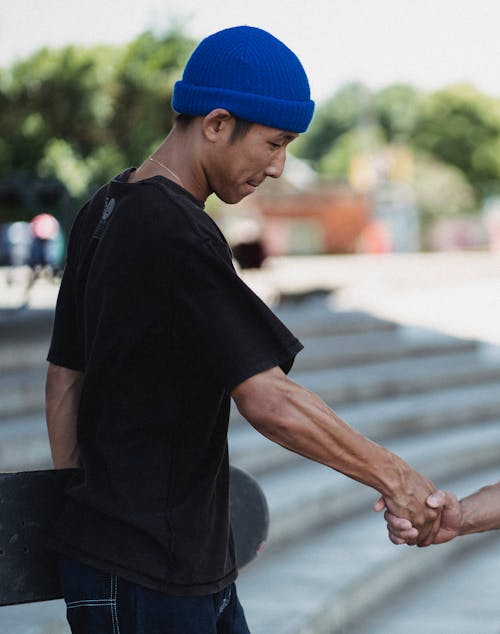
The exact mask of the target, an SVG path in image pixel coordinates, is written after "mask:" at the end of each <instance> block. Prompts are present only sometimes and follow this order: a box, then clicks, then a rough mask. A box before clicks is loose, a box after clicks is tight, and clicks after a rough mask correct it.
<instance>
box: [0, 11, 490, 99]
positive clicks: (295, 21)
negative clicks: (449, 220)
mask: <svg viewBox="0 0 500 634" xmlns="http://www.w3.org/2000/svg"><path fill="white" fill-rule="evenodd" d="M174 24H180V25H183V26H184V31H185V33H186V34H187V35H189V36H191V37H193V38H194V39H195V40H199V39H201V38H203V37H205V36H206V35H209V34H210V33H213V32H215V31H218V30H220V29H223V28H226V27H228V26H234V25H237V24H248V25H252V26H258V27H261V28H264V29H266V30H268V31H270V32H271V33H272V34H273V35H275V36H276V37H278V38H279V39H281V40H282V41H283V42H285V44H287V45H288V46H289V47H290V48H291V49H292V50H293V51H294V52H295V53H296V54H297V55H298V57H299V58H300V60H301V61H302V64H303V65H304V67H305V69H306V71H307V74H308V76H309V80H310V84H311V92H312V98H313V99H315V100H316V101H317V102H318V103H320V102H321V101H323V100H325V99H326V98H328V97H329V96H331V95H332V94H333V93H334V92H335V91H336V90H337V89H338V88H339V87H340V86H341V85H342V84H343V83H345V82H346V81H351V80H360V81H363V82H364V83H365V84H367V85H368V86H370V87H371V88H373V89H378V88H381V87H383V86H387V85H389V84H391V83H395V82H405V83H410V84H412V85H414V86H416V87H417V88H421V89H423V90H435V89H437V88H441V87H443V86H446V85H449V84H452V83H457V82H464V81H466V82H470V83H473V84H475V85H476V86H477V87H478V88H479V89H480V90H482V91H483V92H486V93H488V94H491V95H493V96H498V97H500V70H499V60H500V28H499V26H500V2H498V1H497V0H418V1H416V0H343V1H342V2H340V1H337V0H283V1H280V0H274V1H273V0H225V1H224V0H217V1H215V0H204V2H200V0H119V1H118V0H21V1H19V0H0V67H6V66H8V65H9V64H10V63H11V62H13V61H15V60H16V59H21V58H22V57H25V56H26V55H28V54H29V53H31V52H33V51H34V50H36V49H37V48H39V47H41V46H52V47H60V46H63V45H66V44H70V43H75V44H85V45H91V44H96V43H111V44H114V43H116V44H119V43H126V42H128V41H130V40H131V39H133V38H134V37H135V36H136V35H138V34H139V33H141V32H142V31H144V30H146V29H152V30H155V31H157V32H162V31H165V30H167V29H168V28H169V27H171V26H172V25H174Z"/></svg>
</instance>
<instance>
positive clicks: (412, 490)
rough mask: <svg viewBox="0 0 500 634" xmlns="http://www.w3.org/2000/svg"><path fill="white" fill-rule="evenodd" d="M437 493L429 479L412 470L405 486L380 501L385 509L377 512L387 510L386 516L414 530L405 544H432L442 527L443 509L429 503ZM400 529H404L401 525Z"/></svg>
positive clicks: (406, 477) (406, 478)
mask: <svg viewBox="0 0 500 634" xmlns="http://www.w3.org/2000/svg"><path fill="white" fill-rule="evenodd" d="M435 491H436V487H435V486H434V485H433V483H432V482H430V480H428V479H427V478H425V477H424V476H422V475H420V474H419V473H418V472H417V471H414V470H411V469H410V471H409V472H408V474H407V475H406V476H405V478H404V479H403V483H402V485H400V487H399V488H398V489H396V491H394V492H393V493H392V494H391V495H390V496H389V495H387V494H386V495H385V496H384V497H383V498H381V500H383V506H381V507H380V509H378V510H382V508H387V514H389V515H390V516H391V517H394V518H395V519H397V520H399V521H400V522H403V527H404V528H403V530H405V528H406V527H407V526H410V527H411V528H412V529H413V530H412V532H410V533H408V534H407V535H406V538H405V543H407V544H409V545H412V546H413V545H415V544H418V545H422V546H428V545H429V544H432V543H433V541H434V539H435V537H436V535H437V533H438V531H439V530H440V526H441V512H442V506H440V505H436V506H433V505H429V504H428V500H429V498H430V497H432V494H433V493H434V492H435ZM377 504H379V503H377ZM376 506H377V505H376ZM397 530H401V529H400V528H399V524H398V528H397ZM406 530H408V529H407V528H406ZM395 536H396V537H397V534H396V535H395Z"/></svg>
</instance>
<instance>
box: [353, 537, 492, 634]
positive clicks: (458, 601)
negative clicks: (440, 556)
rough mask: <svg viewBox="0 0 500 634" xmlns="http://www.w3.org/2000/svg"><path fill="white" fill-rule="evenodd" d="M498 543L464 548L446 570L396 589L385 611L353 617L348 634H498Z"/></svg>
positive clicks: (376, 609)
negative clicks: (402, 633)
mask: <svg viewBox="0 0 500 634" xmlns="http://www.w3.org/2000/svg"><path fill="white" fill-rule="evenodd" d="M499 570H500V540H499V539H498V534H491V535H490V537H489V539H482V540H480V541H479V542H474V543H470V544H469V543H467V547H466V548H463V549H462V550H461V551H459V552H457V553H453V557H448V558H447V560H446V565H445V566H441V567H440V568H436V569H433V570H432V574H429V573H430V571H428V572H427V573H426V574H424V575H421V577H418V578H417V579H415V578H413V579H410V580H408V581H407V582H406V583H403V584H401V585H400V586H399V587H396V588H394V591H393V592H392V593H391V599H390V601H384V602H383V607H381V606H377V605H374V606H373V607H372V608H371V609H370V610H369V613H367V614H365V615H364V618H353V623H352V625H351V626H349V628H348V630H346V631H348V632H349V634H366V633H367V632H369V633H370V634H387V633H388V632H404V634H421V633H422V632H424V631H425V633H426V634H471V633H476V632H480V634H498V632H499V627H498V571H499Z"/></svg>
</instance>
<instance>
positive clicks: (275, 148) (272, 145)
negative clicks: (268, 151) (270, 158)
mask: <svg viewBox="0 0 500 634" xmlns="http://www.w3.org/2000/svg"><path fill="white" fill-rule="evenodd" d="M269 145H270V146H271V147H272V149H273V150H278V149H279V147H280V146H279V144H278V143H269Z"/></svg>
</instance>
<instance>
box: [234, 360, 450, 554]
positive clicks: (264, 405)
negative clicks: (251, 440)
mask: <svg viewBox="0 0 500 634" xmlns="http://www.w3.org/2000/svg"><path fill="white" fill-rule="evenodd" d="M232 396H233V398H234V401H235V403H236V405H237V407H238V410H239V411H240V412H241V414H242V415H243V416H244V417H245V418H246V419H247V420H248V421H249V422H250V423H251V424H252V425H253V426H254V427H255V428H256V429H257V430H258V431H259V432H261V433H262V434H263V435H264V436H266V437H267V438H269V439H270V440H273V441H274V442H276V443H278V444H280V445H282V446H283V447H286V448H287V449H290V450H291V451H294V452H296V453H298V454H301V455H303V456H305V457H306V458H310V459H312V460H315V461H317V462H320V463H322V464H324V465H327V466H329V467H331V468H332V469H335V470H336V471H340V472H341V473H343V474H345V475H346V476H348V477H350V478H353V479H354V480H357V481H359V482H362V483H363V484H366V485H368V486H371V487H373V488H374V489H376V490H377V491H379V492H380V493H381V494H382V495H383V497H384V500H385V502H386V505H387V508H388V509H390V510H391V512H392V513H393V514H394V515H395V516H396V515H397V516H400V517H405V518H407V519H408V520H409V521H410V522H411V524H412V526H415V527H416V528H417V529H418V537H416V538H415V543H417V541H418V543H425V544H427V543H431V542H432V540H433V539H434V536H435V534H436V532H437V531H438V529H439V525H440V521H439V519H440V513H441V509H440V508H438V509H434V508H431V507H429V506H427V505H426V504H425V500H426V499H427V497H428V496H429V495H430V494H431V493H432V492H433V491H435V486H434V485H433V484H432V482H430V481H429V480H427V478H424V477H423V476H421V475H420V474H419V473H417V472H416V471H414V470H413V469H412V468H411V467H410V466H409V465H408V464H407V463H406V462H405V461H404V460H402V459H401V458H400V457H399V456H396V455H395V454H393V453H391V452H390V451H389V450H387V449H385V448H384V447H381V446H380V445H378V444H376V443H374V442H372V441H371V440H369V439H368V438H366V437H364V436H363V435H361V434H359V433H358V432H356V431H355V430H353V429H352V428H351V427H349V426H348V425H347V424H346V423H345V422H344V421H343V420H342V419H341V418H340V417H339V416H337V415H336V414H335V412H334V411H333V410H332V409H330V408H329V407H328V406H327V405H326V403H324V402H323V401H322V400H321V398H320V397H319V396H318V395H317V394H314V393H313V392H310V391H309V390H307V389H305V388H303V387H302V386H300V385H298V384H296V383H294V382H293V381H291V380H290V379H288V378H287V376H286V375H285V374H284V373H283V371H282V370H281V369H280V368H278V367H275V368H272V369H271V370H267V371H265V372H262V373H260V374H257V375H255V376H253V377H251V378H249V379H247V380H246V381H243V383H241V384H240V385H238V386H237V387H236V388H235V389H234V390H233V392H232Z"/></svg>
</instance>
